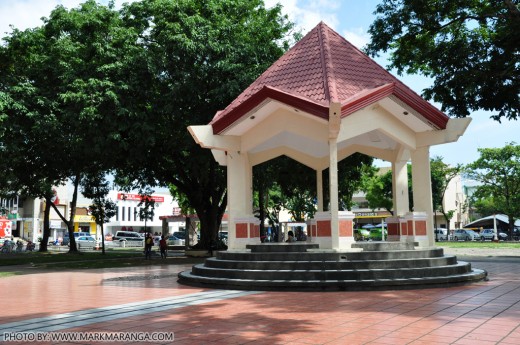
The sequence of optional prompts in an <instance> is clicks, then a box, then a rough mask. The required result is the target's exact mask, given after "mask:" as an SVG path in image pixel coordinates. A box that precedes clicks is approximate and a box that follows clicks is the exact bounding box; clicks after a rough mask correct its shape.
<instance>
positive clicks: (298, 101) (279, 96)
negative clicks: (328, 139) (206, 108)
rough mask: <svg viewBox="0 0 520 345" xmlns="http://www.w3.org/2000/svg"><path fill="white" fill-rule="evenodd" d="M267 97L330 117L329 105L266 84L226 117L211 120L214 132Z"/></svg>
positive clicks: (231, 122) (326, 117)
mask: <svg viewBox="0 0 520 345" xmlns="http://www.w3.org/2000/svg"><path fill="white" fill-rule="evenodd" d="M267 98H271V99H273V100H276V101H279V102H281V103H284V104H287V105H289V106H292V107H294V108H297V109H299V110H301V111H304V112H307V113H309V114H312V115H316V116H318V117H320V118H323V119H326V120H328V118H329V108H328V106H325V105H323V104H317V103H314V102H310V101H309V100H308V99H306V98H303V97H301V96H298V95H293V94H290V93H287V92H283V91H281V90H278V89H276V88H273V87H269V86H264V87H262V88H261V89H260V90H259V91H258V92H256V93H254V94H253V95H251V96H250V97H249V98H247V99H246V100H245V101H244V102H242V103H241V104H239V105H237V106H236V107H235V108H234V109H232V110H231V111H229V112H228V113H227V114H226V116H225V117H221V118H217V119H215V120H214V121H212V122H210V124H211V126H212V127H213V134H220V133H222V132H223V131H224V130H226V129H227V128H228V127H230V126H231V125H232V124H233V123H234V122H235V121H238V120H239V119H240V118H241V117H242V116H244V115H245V114H247V113H248V112H250V111H251V110H253V109H254V108H255V107H256V106H258V105H259V104H260V103H262V102H263V101H264V100H265V99H267Z"/></svg>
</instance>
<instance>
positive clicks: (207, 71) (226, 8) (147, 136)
mask: <svg viewBox="0 0 520 345" xmlns="http://www.w3.org/2000/svg"><path fill="white" fill-rule="evenodd" d="M121 14H122V18H123V20H124V22H125V23H126V24H125V25H127V26H128V27H130V28H132V29H133V30H136V31H137V32H138V33H139V40H138V44H139V49H140V51H141V53H142V54H143V55H145V56H146V61H143V63H141V64H139V65H137V66H133V70H132V71H130V73H129V74H128V76H127V77H128V78H131V79H132V80H134V81H135V82H137V83H139V85H140V90H139V92H138V94H136V97H139V99H144V101H142V102H141V106H140V107H138V108H136V110H135V112H136V116H137V118H136V119H135V121H133V122H131V123H129V124H127V125H126V126H128V127H130V128H128V132H127V133H128V134H127V136H128V137H131V141H133V143H134V144H133V145H131V146H130V147H131V150H129V151H128V152H127V154H126V155H125V162H124V163H123V166H122V167H121V169H118V173H119V175H121V176H123V177H124V179H125V180H127V181H137V182H138V183H139V184H141V187H142V185H151V186H154V185H162V186H174V188H170V189H171V190H172V191H175V194H176V195H174V196H175V197H176V198H180V199H183V200H187V201H188V204H189V205H190V207H191V208H193V209H194V210H195V211H196V213H197V215H198V217H199V219H200V224H201V240H200V243H201V245H202V246H204V247H209V245H210V243H211V241H213V240H215V238H216V236H217V231H218V229H219V225H220V222H221V218H222V215H223V213H224V211H225V208H226V205H227V198H226V176H225V169H224V168H223V167H220V166H219V165H218V163H217V162H215V160H214V158H213V156H212V155H211V152H210V151H209V150H207V149H202V148H201V147H200V146H198V145H197V144H196V143H195V142H194V141H193V139H192V137H191V136H190V135H189V133H188V131H187V129H186V128H187V126H189V125H201V124H207V123H208V122H209V121H210V120H211V119H212V118H213V116H214V115H215V114H216V113H217V111H219V110H222V109H224V108H225V107H226V106H227V105H228V104H229V103H231V101H232V100H233V99H234V98H235V97H236V96H237V95H238V94H239V93H240V92H242V90H243V89H245V88H246V87H247V86H248V85H249V84H250V83H251V82H252V81H253V80H254V79H256V78H257V77H258V76H259V75H260V74H261V73H262V72H263V71H264V70H265V69H267V68H268V67H269V66H270V65H271V64H272V63H273V62H274V61H275V60H276V59H277V58H279V57H280V56H281V55H282V54H283V53H284V52H285V50H287V49H288V47H289V45H290V43H291V42H292V29H293V24H292V23H290V22H289V21H288V20H287V17H286V16H283V15H282V14H281V7H280V6H275V7H273V8H270V9H266V8H265V7H264V4H263V1H261V0H253V1H247V0H239V1H236V0H218V1H217V0H209V1H195V0H179V1H170V0H143V1H139V2H134V3H131V4H129V5H127V6H124V7H123V9H122V10H121Z"/></svg>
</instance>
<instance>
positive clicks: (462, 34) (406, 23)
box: [366, 0, 520, 121]
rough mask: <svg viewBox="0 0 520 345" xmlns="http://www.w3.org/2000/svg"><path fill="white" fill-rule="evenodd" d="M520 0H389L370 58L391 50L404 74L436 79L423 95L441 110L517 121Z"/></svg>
mask: <svg viewBox="0 0 520 345" xmlns="http://www.w3.org/2000/svg"><path fill="white" fill-rule="evenodd" d="M519 6H520V5H519V1H518V0H501V1H494V0H493V1H492V0H483V1H473V0H459V1H450V0H438V1H416V0H384V1H382V3H381V4H379V5H378V6H377V7H376V10H375V12H374V13H375V14H376V15H377V18H376V20H375V21H374V22H373V23H372V25H371V26H370V28H369V33H370V35H371V36H372V41H371V42H370V43H369V44H368V46H367V47H366V52H367V53H368V54H369V55H371V56H377V55H378V54H379V52H387V51H390V53H391V55H390V65H389V67H390V68H395V69H397V72H398V73H399V74H402V73H403V72H406V73H422V74H424V75H426V76H428V77H432V78H434V83H433V86H431V87H430V88H427V89H426V90H424V96H425V97H426V98H427V99H433V100H435V101H437V102H439V103H441V104H442V110H443V111H446V112H450V113H452V114H453V115H455V116H457V117H466V116H468V115H469V114H470V111H475V110H478V109H483V110H488V111H493V112H498V113H496V114H494V115H493V116H492V118H493V119H495V120H497V121H500V119H501V118H502V117H505V118H507V119H516V118H518V115H519V113H518V112H519V109H520V98H519V94H520V92H519V90H520V51H519V50H520V44H519V43H518V32H519V31H520V9H519Z"/></svg>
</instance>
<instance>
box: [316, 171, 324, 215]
mask: <svg viewBox="0 0 520 345" xmlns="http://www.w3.org/2000/svg"><path fill="white" fill-rule="evenodd" d="M316 191H317V197H318V212H323V170H321V169H318V170H316Z"/></svg>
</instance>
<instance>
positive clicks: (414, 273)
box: [192, 262, 471, 280]
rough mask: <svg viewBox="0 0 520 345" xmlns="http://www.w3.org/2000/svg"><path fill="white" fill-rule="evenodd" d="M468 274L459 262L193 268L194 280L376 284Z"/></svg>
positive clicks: (202, 266) (464, 264) (469, 269)
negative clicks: (371, 266)
mask: <svg viewBox="0 0 520 345" xmlns="http://www.w3.org/2000/svg"><path fill="white" fill-rule="evenodd" d="M470 271H471V265H470V264H468V263H466V262H459V263H457V264H455V265H448V266H436V267H414V268H396V269H389V268H386V269H353V270H323V269H321V270H310V269H307V270H295V269H293V270H250V269H225V268H213V267H207V266H205V265H204V264H199V265H195V266H193V268H192V273H193V274H194V275H196V276H204V277H217V278H228V279H246V280H375V279H403V278H423V277H438V276H445V275H459V274H465V273H468V272H470Z"/></svg>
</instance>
